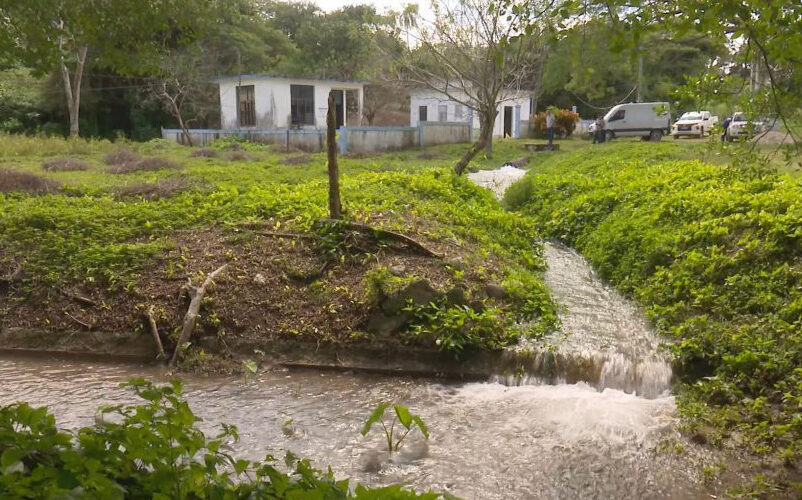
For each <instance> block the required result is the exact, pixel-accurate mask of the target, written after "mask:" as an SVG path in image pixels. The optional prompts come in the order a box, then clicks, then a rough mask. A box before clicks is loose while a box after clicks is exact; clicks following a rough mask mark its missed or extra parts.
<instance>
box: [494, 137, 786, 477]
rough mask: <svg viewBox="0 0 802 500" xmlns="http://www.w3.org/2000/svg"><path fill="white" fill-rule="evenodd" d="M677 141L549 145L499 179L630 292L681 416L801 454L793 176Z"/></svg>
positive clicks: (707, 430)
mask: <svg viewBox="0 0 802 500" xmlns="http://www.w3.org/2000/svg"><path fill="white" fill-rule="evenodd" d="M684 154H685V153H683V149H681V146H679V145H676V144H634V143H622V144H612V145H609V146H604V147H600V148H594V149H588V150H586V151H583V152H579V153H574V154H571V155H563V156H559V157H555V158H554V159H553V160H552V161H550V162H548V163H547V164H545V165H541V166H540V167H539V168H538V169H537V172H530V174H528V175H527V177H525V179H524V180H522V181H521V182H519V183H518V184H516V185H514V186H513V187H512V188H511V189H510V190H509V191H508V193H507V196H506V200H505V201H506V203H507V204H508V205H510V206H511V207H513V208H517V209H520V210H521V211H522V212H523V213H525V214H527V215H529V216H531V217H533V218H534V219H535V220H536V221H537V222H538V223H540V224H541V228H542V230H543V232H544V233H545V234H546V235H548V236H550V237H552V238H556V239H559V240H561V241H563V242H565V243H567V244H569V245H571V246H573V247H575V248H577V249H578V250H579V251H581V252H582V253H583V254H584V255H585V256H586V257H587V258H588V259H589V260H590V262H591V263H592V264H593V265H594V267H595V268H596V269H597V270H598V272H599V273H600V275H601V276H602V277H603V278H604V279H606V280H608V281H610V282H612V283H613V284H615V285H616V286H617V287H618V288H619V289H620V290H622V291H624V292H626V293H628V294H630V295H632V296H634V297H635V298H637V299H638V300H639V301H640V302H641V303H642V304H643V305H644V306H645V307H646V310H647V312H648V314H649V316H650V317H651V319H652V320H653V321H654V324H655V325H656V326H657V328H658V329H659V331H660V332H661V333H663V334H665V335H667V336H669V337H670V338H673V339H676V341H675V343H674V344H673V345H672V346H671V348H672V351H673V353H674V356H675V359H676V364H677V367H678V375H679V380H680V383H681V385H680V386H679V387H678V392H679V395H680V398H679V406H680V410H681V412H682V414H683V415H684V416H686V417H688V419H687V422H688V425H689V427H690V429H691V430H692V431H694V432H697V433H699V435H701V436H703V438H702V439H708V440H713V441H718V442H721V441H723V439H724V438H725V437H732V438H734V437H735V436H738V437H739V440H740V441H743V442H745V443H746V444H747V445H748V446H749V447H750V448H751V450H753V451H755V452H758V453H766V454H773V456H775V457H779V458H781V459H783V460H784V461H785V462H786V463H787V464H791V463H794V462H796V461H797V460H798V458H799V457H800V454H802V440H801V439H800V436H802V420H800V413H799V408H800V405H802V369H800V366H802V334H800V331H802V265H800V262H801V261H800V258H801V257H802V254H800V248H802V246H800V243H801V240H802V230H800V227H802V204H800V199H802V198H801V197H800V195H802V187H800V184H799V182H798V180H796V179H794V178H792V177H789V176H788V175H780V174H776V173H774V172H772V171H770V170H769V169H765V168H761V167H759V166H751V167H748V168H747V167H743V168H739V167H735V166H732V165H727V164H713V163H705V162H702V161H699V160H688V159H677V158H678V157H681V156H683V155H684Z"/></svg>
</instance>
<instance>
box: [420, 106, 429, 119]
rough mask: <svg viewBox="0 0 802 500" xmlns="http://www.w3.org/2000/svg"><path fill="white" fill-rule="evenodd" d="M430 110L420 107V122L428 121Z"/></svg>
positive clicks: (426, 107)
mask: <svg viewBox="0 0 802 500" xmlns="http://www.w3.org/2000/svg"><path fill="white" fill-rule="evenodd" d="M428 115H429V108H428V106H418V121H419V122H425V121H426V120H427V119H428Z"/></svg>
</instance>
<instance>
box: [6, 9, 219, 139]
mask: <svg viewBox="0 0 802 500" xmlns="http://www.w3.org/2000/svg"><path fill="white" fill-rule="evenodd" d="M216 5H217V1H216V0H174V1H171V2H141V1H139V0H39V1H36V2H21V1H19V0H0V54H2V56H0V57H4V58H5V59H9V60H13V61H19V62H22V63H23V64H25V65H26V66H28V67H30V68H32V69H33V70H35V71H36V72H37V73H38V74H45V73H48V72H50V71H53V70H57V71H58V72H59V74H60V76H61V80H62V83H63V86H64V93H65V95H66V99H67V110H68V112H69V118H70V135H71V136H77V135H78V134H79V132H80V125H79V124H80V121H79V118H80V109H81V86H82V84H83V78H84V70H85V68H86V65H87V60H88V59H89V58H92V59H94V60H95V61H96V62H97V63H98V64H99V65H101V66H103V67H105V68H110V69H113V70H115V71H117V72H118V73H120V74H124V75H126V74H127V75H132V74H142V73H147V72H148V71H152V70H154V69H155V68H156V67H157V66H158V60H159V55H160V54H161V52H162V50H163V49H164V48H165V47H170V46H176V45H180V44H181V43H184V42H186V41H187V40H188V39H191V38H193V37H194V36H196V35H197V33H200V32H203V30H204V26H205V23H206V22H208V21H211V20H212V19H214V18H215V17H216V14H215V10H216ZM145 27H147V28H146V29H145Z"/></svg>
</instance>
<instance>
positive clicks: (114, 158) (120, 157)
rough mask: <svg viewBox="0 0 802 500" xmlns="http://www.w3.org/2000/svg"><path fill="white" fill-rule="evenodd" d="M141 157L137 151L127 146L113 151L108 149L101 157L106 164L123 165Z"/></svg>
mask: <svg viewBox="0 0 802 500" xmlns="http://www.w3.org/2000/svg"><path fill="white" fill-rule="evenodd" d="M140 159H142V157H141V156H139V153H136V152H134V151H131V150H130V149H128V148H118V149H115V150H114V151H110V152H108V153H106V156H104V157H103V161H104V162H105V163H106V165H123V164H126V163H134V162H137V161H139V160H140Z"/></svg>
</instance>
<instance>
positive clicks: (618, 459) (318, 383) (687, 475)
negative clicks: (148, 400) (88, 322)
mask: <svg viewBox="0 0 802 500" xmlns="http://www.w3.org/2000/svg"><path fill="white" fill-rule="evenodd" d="M523 173H524V171H523V170H518V169H514V168H512V167H503V168H502V169H498V170H494V171H485V172H478V173H476V174H472V176H471V177H472V179H473V180H474V181H475V182H477V183H478V184H480V185H484V186H486V187H489V188H492V189H494V190H495V191H496V192H497V193H500V192H501V191H503V189H506V187H507V186H508V185H509V184H511V183H512V182H513V181H514V180H516V179H518V178H520V177H521V175H523ZM545 256H546V259H547V262H548V271H547V272H546V275H545V279H546V282H547V283H548V285H549V287H550V288H551V290H552V292H553V295H554V297H555V299H556V300H557V302H558V303H559V304H560V319H561V322H562V329H561V331H560V332H556V333H555V334H554V335H553V336H551V337H550V338H548V339H546V340H547V342H548V344H549V345H550V346H551V348H550V349H546V350H542V352H541V351H539V350H538V349H533V348H532V347H531V346H527V345H522V346H519V347H518V351H519V353H518V356H517V359H518V360H519V361H520V359H522V358H524V359H526V360H528V361H527V363H529V365H530V366H527V370H526V373H529V375H527V374H526V373H522V374H521V375H519V376H516V377H501V376H499V377H494V378H493V380H490V381H488V382H487V383H467V384H466V383H453V384H452V383H447V382H443V381H437V380H427V379H420V378H403V377H387V376H377V375H364V374H355V373H336V372H318V371H312V370H290V371H287V370H273V371H264V372H260V373H258V374H257V375H255V376H252V377H249V378H248V379H247V380H245V379H243V378H241V377H228V378H226V377H193V376H187V377H185V379H184V380H185V390H186V396H187V399H188V401H189V402H190V404H191V407H192V408H193V410H194V411H195V412H196V413H197V414H198V415H199V416H201V417H202V418H203V420H204V421H203V423H202V424H201V427H202V428H203V429H204V430H208V431H209V432H213V431H214V430H215V429H216V428H218V424H219V423H221V422H226V423H230V424H235V425H237V426H238V428H239V430H240V441H239V442H238V443H237V445H236V451H237V452H238V454H240V455H242V456H247V457H250V458H254V459H257V458H263V457H264V456H265V454H268V453H270V454H273V455H275V456H277V457H281V456H283V453H284V451H286V450H291V451H293V452H294V453H296V454H298V455H300V456H303V457H307V458H310V459H311V460H312V462H313V465H315V466H316V467H318V468H321V469H325V468H326V466H328V465H331V467H332V468H333V469H334V471H335V473H336V474H337V475H338V476H351V477H353V478H354V479H356V480H358V481H360V482H363V483H367V484H372V485H380V484H387V483H392V482H401V483H405V484H407V485H409V486H411V487H415V488H417V489H421V490H425V489H429V488H431V489H434V490H438V491H442V492H449V493H452V494H454V495H457V496H460V497H462V498H466V499H476V500H484V499H489V500H493V499H529V498H565V499H575V498H611V499H612V498H615V499H621V498H708V491H707V489H706V488H705V486H704V485H703V484H702V483H700V481H699V476H700V473H701V469H702V466H703V465H711V464H713V463H714V462H715V457H714V456H712V455H710V453H709V452H708V451H707V450H705V449H703V448H700V447H697V446H694V445H691V444H689V443H688V442H687V441H684V440H682V439H681V438H680V437H679V435H678V433H677V431H676V430H675V426H676V424H677V416H676V409H675V405H674V399H673V397H672V396H670V395H669V383H670V379H671V370H670V367H669V365H668V364H667V363H666V362H665V358H664V356H663V355H662V354H661V352H660V349H659V339H657V338H656V337H655V335H654V333H653V332H652V330H651V329H650V327H649V326H648V323H647V322H646V320H645V319H644V318H643V316H642V314H641V313H640V311H639V310H638V309H637V308H636V307H635V306H633V304H631V303H630V302H628V301H627V300H625V299H624V298H622V297H621V296H620V295H618V294H617V293H616V292H615V291H614V290H612V289H610V288H609V287H607V286H605V285H604V284H602V283H601V282H600V281H599V280H598V279H597V278H596V276H595V275H594V273H593V271H592V270H591V269H590V267H589V266H588V264H587V263H586V262H585V261H584V259H583V258H582V257H581V256H579V255H578V254H576V253H575V252H573V251H572V250H569V249H566V248H562V247H560V246H556V245H551V244H549V245H547V246H546V251H545ZM521 352H524V353H527V354H526V355H522V354H521ZM544 365H548V366H549V370H548V373H549V375H548V376H544V375H543V373H544ZM132 376H145V377H149V378H151V379H153V380H156V381H163V380H165V375H164V372H163V370H162V369H160V368H156V367H151V366H135V365H120V364H104V363H86V362H74V361H54V360H44V359H20V358H11V357H5V358H0V405H3V404H8V403H12V402H15V401H27V402H29V403H31V404H33V405H47V406H49V407H50V409H51V411H52V412H54V413H55V415H56V416H57V419H58V422H59V424H60V425H61V426H62V427H65V428H75V427H77V426H81V425H90V424H91V423H92V422H93V421H94V416H95V409H96V408H97V407H98V406H99V405H101V404H104V403H119V402H133V397H132V395H131V394H130V392H128V391H126V390H123V389H120V388H119V383H120V382H123V381H125V380H127V379H128V378H129V377H132ZM381 401H394V402H400V403H404V404H407V405H409V407H410V408H411V409H412V411H414V412H416V413H419V414H420V415H421V417H422V418H423V419H424V421H425V422H426V423H427V424H428V425H429V428H430V433H431V437H430V439H429V440H428V441H424V440H423V439H422V438H421V437H420V436H418V435H413V434H411V435H410V438H409V439H408V440H407V441H408V442H406V443H405V446H404V447H403V448H402V451H401V452H399V453H397V454H394V456H393V457H391V458H388V457H387V456H386V455H385V454H383V453H382V451H381V446H382V444H383V441H382V439H383V436H380V435H379V434H378V433H377V434H369V435H368V436H367V437H364V438H363V437H362V436H361V435H360V433H359V430H360V428H361V425H362V423H363V422H364V420H365V418H366V417H367V415H368V414H369V413H370V411H371V410H372V409H373V408H374V407H375V406H376V405H377V404H378V403H379V402H381ZM288 421H290V422H291V423H288ZM675 442H682V443H683V447H684V449H683V451H682V452H681V453H678V452H677V449H676V447H675V446H674V445H673V444H669V445H668V446H665V445H664V443H675Z"/></svg>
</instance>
